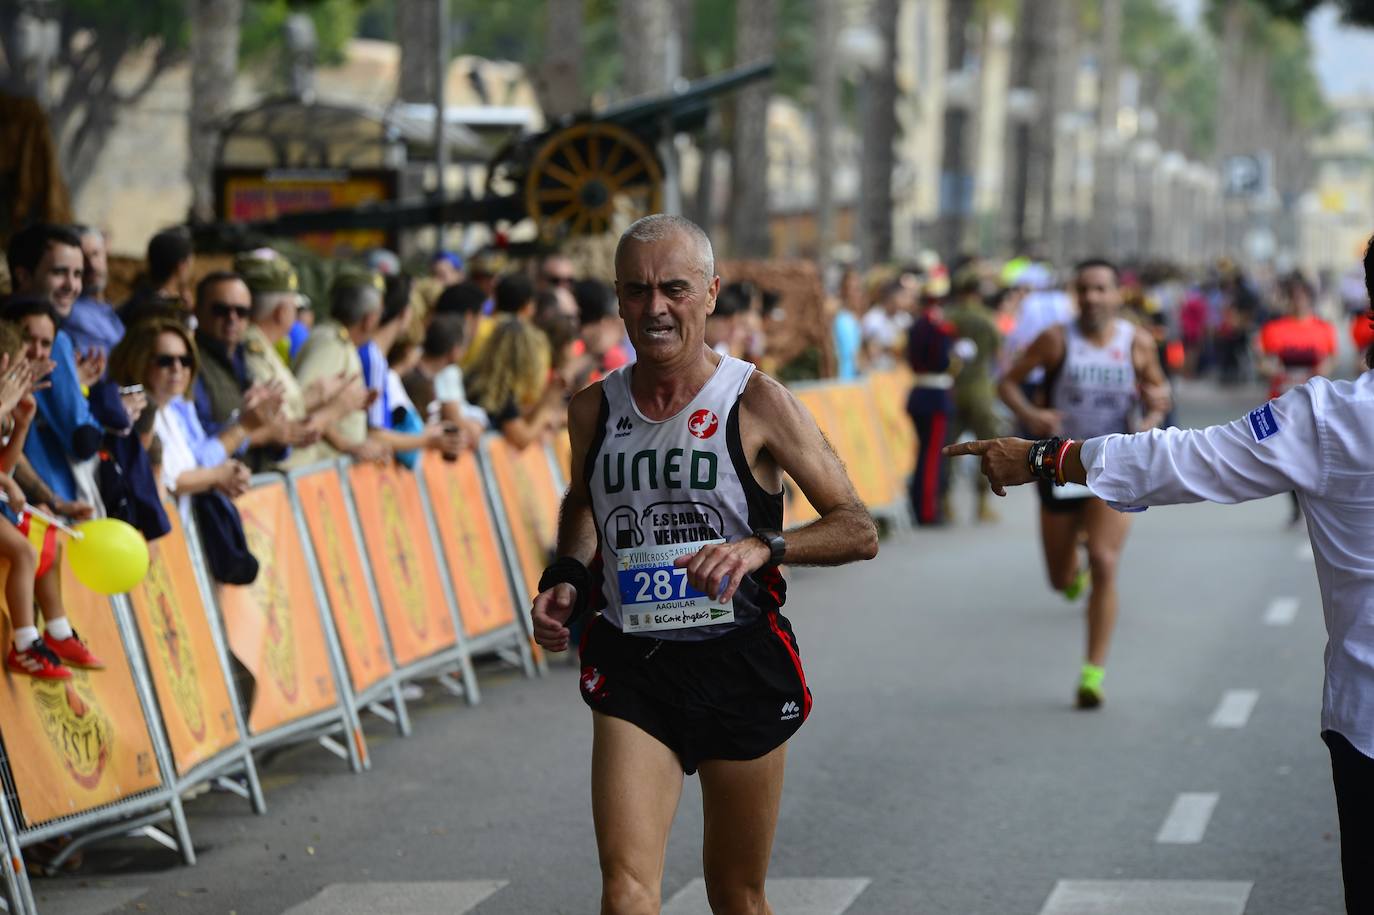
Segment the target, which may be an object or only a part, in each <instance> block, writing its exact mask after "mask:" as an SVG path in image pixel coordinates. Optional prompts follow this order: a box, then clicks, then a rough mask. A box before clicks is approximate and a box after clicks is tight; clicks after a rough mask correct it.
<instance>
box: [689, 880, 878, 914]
mask: <svg viewBox="0 0 1374 915" xmlns="http://www.w3.org/2000/svg"><path fill="white" fill-rule="evenodd" d="M870 882H871V881H870V880H869V879H868V878H866V877H855V878H849V879H843V878H841V879H833V878H832V879H806V878H799V877H783V878H779V879H776V880H771V879H770V880H769V881H768V884H767V893H768V902H769V904H770V905H772V907H773V911H774V912H786V913H787V915H840V913H841V912H844V911H846V910H848V908H849V907H850V906H851V905H853V904H854V900H855V899H858V898H859V894H860V893H862V892H863V891H864V890H865V889H866V888H867V887H868V884H869V883H870ZM710 912H711V907H710V906H709V905H708V904H707V902H706V881H705V880H702V879H701V878H700V877H698V878H697V879H695V880H693V881H692V882H691V883H689V884H687V885H686V886H684V887H683V888H682V889H680V890H678V891H677V892H676V893H674V894H673V898H672V899H669V900H668V902H667V904H666V905H664V906H663V915H710Z"/></svg>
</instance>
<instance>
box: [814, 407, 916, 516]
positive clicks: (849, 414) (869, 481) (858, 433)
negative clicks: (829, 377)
mask: <svg viewBox="0 0 1374 915" xmlns="http://www.w3.org/2000/svg"><path fill="white" fill-rule="evenodd" d="M822 391H823V392H824V394H825V397H826V398H827V399H828V400H829V401H830V423H831V425H830V427H829V428H827V429H826V434H827V435H829V436H830V439H831V441H832V442H834V443H835V447H836V448H838V449H839V452H840V457H841V458H842V459H843V460H844V462H845V464H846V466H848V468H849V478H850V479H851V480H853V481H854V488H855V489H856V490H858V492H859V498H860V499H862V500H863V502H864V504H865V505H867V506H869V507H871V508H876V507H879V506H888V505H892V504H893V503H894V502H897V501H898V499H899V498H900V495H901V483H900V482H899V481H898V479H897V476H896V474H895V473H894V472H893V470H892V465H891V464H890V463H889V462H888V456H887V454H886V449H884V447H883V428H882V420H881V419H880V418H879V416H878V410H877V407H876V406H875V404H874V403H873V393H872V391H871V390H870V389H869V388H868V386H867V385H863V384H856V383H849V384H834V385H827V386H826V387H824V388H823V389H822Z"/></svg>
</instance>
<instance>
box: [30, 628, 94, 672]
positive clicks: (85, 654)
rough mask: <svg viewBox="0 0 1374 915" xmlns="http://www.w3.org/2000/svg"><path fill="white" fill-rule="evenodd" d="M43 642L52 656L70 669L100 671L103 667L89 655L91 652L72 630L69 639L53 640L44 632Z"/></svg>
mask: <svg viewBox="0 0 1374 915" xmlns="http://www.w3.org/2000/svg"><path fill="white" fill-rule="evenodd" d="M43 642H44V643H45V644H46V645H47V646H48V648H50V649H52V653H53V654H55V655H57V656H58V657H59V658H61V659H62V660H63V661H65V662H66V663H67V664H70V665H71V666H72V667H84V668H85V669H86V670H102V669H104V667H105V662H104V661H102V660H100V659H99V658H97V657H96V656H95V655H93V654H91V650H90V649H89V648H87V647H86V643H85V642H82V641H81V637H80V636H78V635H77V634H76V630H72V637H71V638H69V639H55V638H53V637H52V636H51V635H49V634H48V633H46V632H45V633H43Z"/></svg>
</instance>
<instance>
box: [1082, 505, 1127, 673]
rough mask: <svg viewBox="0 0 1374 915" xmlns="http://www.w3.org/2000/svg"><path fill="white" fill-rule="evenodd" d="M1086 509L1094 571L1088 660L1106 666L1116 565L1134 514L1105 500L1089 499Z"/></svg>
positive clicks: (1090, 562) (1113, 619)
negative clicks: (1123, 510)
mask: <svg viewBox="0 0 1374 915" xmlns="http://www.w3.org/2000/svg"><path fill="white" fill-rule="evenodd" d="M1087 501H1088V504H1087V506H1086V508H1085V509H1084V511H1083V517H1084V523H1085V524H1086V526H1087V530H1088V566H1089V568H1090V569H1091V570H1092V579H1093V590H1092V594H1090V595H1089V596H1088V663H1089V664H1094V665H1096V666H1098V667H1103V666H1105V665H1106V663H1107V650H1108V649H1109V648H1110V647H1111V642H1112V630H1113V629H1115V628H1116V609H1117V595H1116V567H1117V563H1118V561H1119V560H1120V558H1121V550H1122V548H1123V547H1124V546H1125V545H1126V534H1127V533H1129V532H1130V529H1131V516H1130V515H1128V514H1125V513H1123V512H1119V511H1117V510H1116V509H1114V508H1112V507H1111V506H1109V505H1108V504H1107V503H1106V502H1103V501H1102V500H1101V499H1089V500H1087Z"/></svg>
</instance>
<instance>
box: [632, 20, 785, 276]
mask: <svg viewBox="0 0 1374 915" xmlns="http://www.w3.org/2000/svg"><path fill="white" fill-rule="evenodd" d="M629 5H631V6H633V5H634V4H629ZM777 34H778V0H750V2H748V3H741V4H739V5H738V6H737V7H736V8H735V64H736V65H737V66H743V65H744V64H748V63H753V62H755V61H757V60H760V59H763V58H768V57H772V56H773V54H774V52H775V50H776V48H777ZM772 92H773V81H772V80H771V79H767V80H760V81H759V82H756V83H752V84H751V85H749V86H747V87H746V88H744V89H742V90H740V91H739V92H738V93H737V94H736V96H735V118H734V134H733V136H732V138H731V139H732V142H731V145H730V204H731V210H730V246H731V250H732V251H733V253H734V256H735V257H767V256H768V253H769V251H770V249H771V247H772V245H771V243H770V233H769V223H768V99H769V97H770V96H771V95H772Z"/></svg>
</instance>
